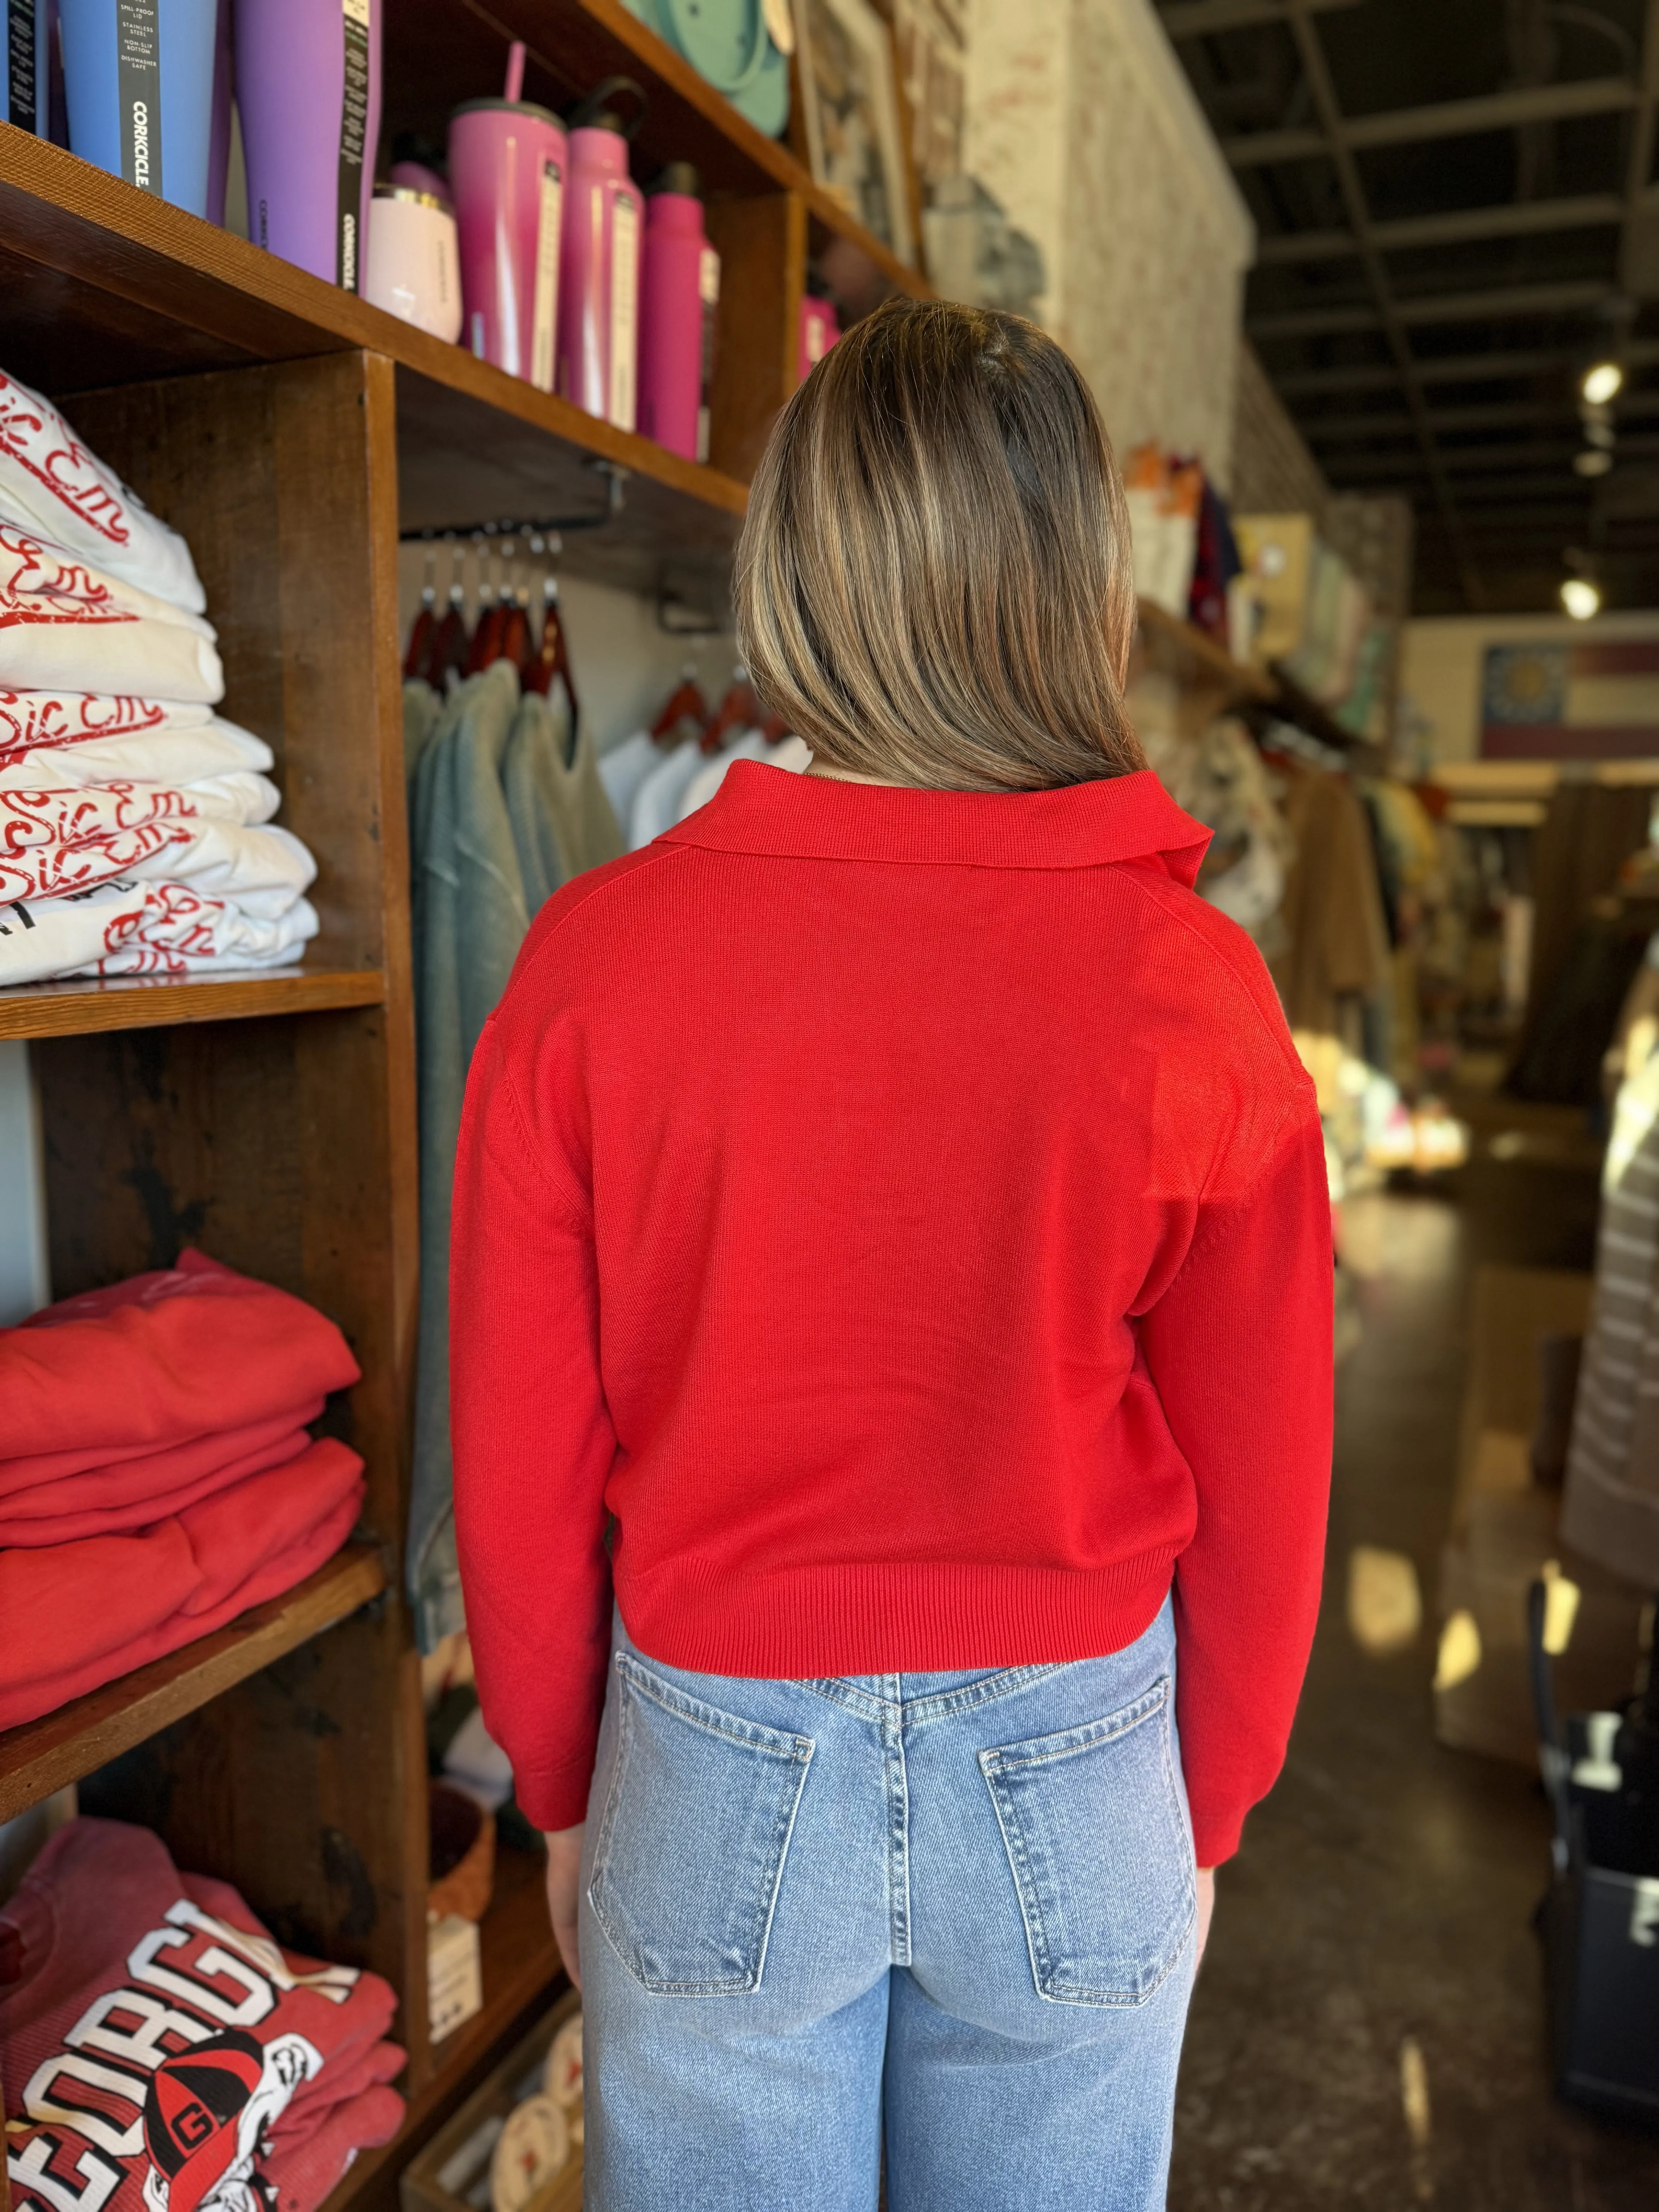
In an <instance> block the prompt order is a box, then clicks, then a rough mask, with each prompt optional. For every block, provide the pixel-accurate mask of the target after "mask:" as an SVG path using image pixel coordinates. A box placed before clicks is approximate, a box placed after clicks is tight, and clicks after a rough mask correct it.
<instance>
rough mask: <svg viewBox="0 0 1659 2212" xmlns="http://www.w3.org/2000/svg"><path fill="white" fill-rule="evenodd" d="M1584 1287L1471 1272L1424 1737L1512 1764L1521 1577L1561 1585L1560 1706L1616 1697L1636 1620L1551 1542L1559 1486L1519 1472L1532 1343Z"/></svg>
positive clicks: (1584, 1563)
mask: <svg viewBox="0 0 1659 2212" xmlns="http://www.w3.org/2000/svg"><path fill="white" fill-rule="evenodd" d="M1594 1289H1595V1283H1594V1279H1593V1278H1592V1277H1590V1276H1589V1275H1579V1274H1571V1273H1567V1272H1565V1270H1562V1269H1559V1268H1543V1267H1482V1268H1480V1271H1479V1272H1478V1273H1477V1274H1476V1276H1475V1282H1474V1311H1473V1316H1472V1326H1471V1329H1470V1340H1469V1370H1468V1389H1467V1392H1466V1395H1465V1399H1464V1406H1463V1424H1462V1451H1461V1454H1460V1459H1459V1474H1458V1488H1457V1496H1456V1499H1455V1505H1454V1508H1453V1515H1452V1528H1451V1534H1450V1535H1449V1538H1448V1540H1447V1542H1446V1546H1445V1548H1444V1550H1443V1553H1441V1561H1440V1607H1439V1610H1440V1621H1441V1642H1440V1665H1439V1668H1438V1669H1437V1674H1436V1680H1435V1691H1434V1710H1435V1734H1436V1735H1437V1738H1438V1740H1439V1741H1441V1742H1442V1743H1443V1744H1448V1745H1449V1746H1451V1747H1453V1748H1455V1749H1456V1750H1460V1751H1479V1752H1484V1753H1487V1754H1488V1755H1489V1756H1490V1757H1492V1758H1495V1759H1514V1760H1516V1762H1517V1763H1518V1764H1520V1765H1523V1766H1534V1765H1536V1764H1537V1759H1538V1733H1537V1728H1536V1725H1535V1723H1534V1715H1533V1700H1532V1682H1531V1676H1530V1672H1529V1669H1528V1662H1527V1647H1526V1635H1527V1593H1528V1590H1529V1589H1530V1588H1531V1586H1532V1584H1533V1583H1534V1582H1535V1581H1537V1580H1538V1579H1539V1577H1541V1576H1545V1577H1546V1578H1549V1577H1548V1575H1547V1571H1551V1570H1553V1574H1554V1577H1555V1579H1556V1580H1557V1582H1558V1583H1559V1586H1560V1587H1559V1591H1558V1602H1557V1607H1556V1618H1557V1620H1558V1623H1559V1636H1558V1638H1557V1639H1555V1640H1558V1641H1560V1642H1561V1648H1560V1650H1559V1651H1558V1652H1557V1654H1556V1656H1555V1661H1554V1666H1555V1693H1556V1705H1557V1708H1558V1710H1559V1711H1562V1712H1585V1711H1598V1710H1605V1709H1606V1708H1607V1707H1609V1706H1612V1705H1620V1704H1622V1703H1623V1701H1624V1700H1625V1699H1626V1698H1628V1697H1629V1696H1630V1694H1631V1692H1632V1689H1633V1688H1634V1686H1635V1679H1636V1673H1637V1668H1638V1663H1639V1661H1640V1656H1641V1651H1642V1648H1643V1640H1644V1633H1645V1632H1647V1629H1648V1626H1649V1624H1648V1623H1647V1622H1646V1621H1645V1620H1644V1613H1645V1609H1646V1608H1645V1601H1644V1595H1643V1593H1642V1592H1641V1591H1640V1590H1639V1589H1636V1588H1635V1587H1634V1586H1633V1585H1632V1584H1630V1583H1625V1582H1622V1581H1620V1579H1619V1578H1618V1577H1615V1576H1613V1575H1610V1574H1607V1572H1605V1571H1604V1570H1603V1569H1601V1568H1600V1567H1598V1566H1595V1565H1594V1564H1593V1563H1592V1562H1591V1561H1589V1559H1583V1558H1581V1557H1580V1556H1579V1555H1578V1554H1577V1553H1573V1552H1570V1551H1568V1550H1566V1549H1565V1548H1564V1547H1563V1546H1562V1544H1561V1541H1560V1540H1559V1536H1558V1534H1557V1523H1558V1521H1559V1516H1560V1510H1561V1497H1560V1492H1559V1491H1555V1490H1544V1489H1540V1488H1539V1487H1538V1486H1536V1485H1535V1484H1534V1481H1533V1479H1532V1438H1533V1431H1534V1426H1535V1425H1536V1423H1537V1420H1538V1415H1539V1410H1540V1403H1541V1395H1542V1391H1541V1362H1540V1356H1539V1344H1540V1340H1541V1338H1543V1337H1546V1336H1552V1335H1576V1334H1583V1330H1584V1328H1585V1327H1586V1325H1587V1323H1588V1322H1589V1309H1590V1299H1591V1296H1592V1293H1593V1291H1594Z"/></svg>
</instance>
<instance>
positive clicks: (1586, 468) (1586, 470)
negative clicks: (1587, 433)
mask: <svg viewBox="0 0 1659 2212" xmlns="http://www.w3.org/2000/svg"><path fill="white" fill-rule="evenodd" d="M1572 465H1573V467H1574V469H1575V470H1576V471H1577V473H1578V474H1579V475H1580V476H1581V477H1604V476H1606V474H1607V471H1608V470H1609V469H1610V468H1611V467H1612V466H1613V455H1612V454H1611V453H1607V452H1606V451H1604V450H1603V448H1602V447H1600V446H1586V447H1585V448H1584V450H1583V453H1575V454H1574V456H1573V462H1572Z"/></svg>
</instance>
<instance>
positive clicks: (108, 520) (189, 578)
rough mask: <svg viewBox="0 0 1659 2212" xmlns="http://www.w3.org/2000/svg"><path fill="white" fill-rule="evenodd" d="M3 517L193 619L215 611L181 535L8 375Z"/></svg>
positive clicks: (4, 385)
mask: <svg viewBox="0 0 1659 2212" xmlns="http://www.w3.org/2000/svg"><path fill="white" fill-rule="evenodd" d="M0 517H3V519H4V520H7V521H9V522H21V523H22V524H24V525H25V526H27V527H28V528H30V529H33V530H36V531H39V532H40V535H41V536H42V537H44V538H51V539H52V543H53V544H57V545H63V546H65V547H67V548H68V550H70V552H71V553H77V554H79V555H80V556H81V558H82V560H83V561H90V562H93V563H94V566H95V567H97V568H101V569H102V570H103V571H104V574H106V576H120V577H123V578H125V580H126V581H127V582H128V583H130V584H140V585H142V586H143V587H144V588H145V589H146V590H148V591H151V592H156V593H157V594H158V595H159V596H160V597H161V598H162V599H167V600H169V601H170V602H171V603H172V604H173V605H174V606H179V607H186V608H188V609H189V610H190V611H191V613H192V614H198V615H199V614H200V613H202V612H203V611H204V609H205V607H206V605H207V595H206V593H205V592H204V591H203V589H202V585H201V580H200V578H199V577H198V576H197V574H196V564H195V562H193V561H192V560H191V557H190V548H189V546H188V545H186V544H185V541H184V539H183V538H181V537H180V536H179V533H178V532H177V531H176V530H170V529H168V527H167V524H166V523H165V522H158V521H157V520H156V519H155V516H154V515H153V514H152V513H150V511H149V508H148V507H146V506H145V505H144V502H143V500H141V499H140V498H139V496H138V495H137V492H135V491H132V490H131V489H129V488H128V487H127V486H126V485H125V484H124V483H122V481H121V479H120V477H118V476H117V475H116V473H115V471H114V470H113V469H111V468H108V467H106V465H105V464H104V463H103V462H102V461H100V459H99V458H98V456H97V455H96V453H88V450H87V448H86V447H84V446H83V445H82V443H81V441H80V440H79V439H78V438H77V437H76V435H75V433H74V431H73V430H71V429H70V426H69V424H68V423H67V422H65V421H64V418H63V416H61V415H60V414H59V413H58V410H57V409H56V408H55V407H54V406H53V405H52V402H51V400H49V399H43V398H41V397H40V393H39V392H32V391H31V390H30V389H29V387H28V386H27V384H20V383H19V382H18V381H17V380H16V378H15V376H7V375H5V374H0Z"/></svg>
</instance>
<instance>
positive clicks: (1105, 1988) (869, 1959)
mask: <svg viewBox="0 0 1659 2212" xmlns="http://www.w3.org/2000/svg"><path fill="white" fill-rule="evenodd" d="M612 1658H613V1663H612V1669H611V1684H610V1694H609V1697H608V1699H607V1700H606V1704H605V1724H604V1728H603V1729H602V1731H601V1733H600V1738H599V1759H598V1765H597V1767H596V1769H595V1771H594V1777H593V1787H592V1796H591V1798H590V1800H589V1808H588V1821H587V1834H586V1862H585V1864H584V1868H583V1881H582V1900H581V1924H580V1941H581V1956H582V1980H583V2003H584V2010H585V2013H586V2038H585V2041H586V2083H587V2095H586V2175H587V2181H586V2198H585V2203H586V2208H587V2212H874V2207H875V2204H876V2194H877V2183H878V2172H879V2170H880V2165H881V2158H882V2152H883V2148H885V2153H886V2174H887V2202H888V2204H889V2205H890V2208H891V2212H1048V2208H1053V2212H1062V2208H1063V2212H1150V2208H1153V2207H1156V2206H1159V2205H1162V2204H1163V2203H1164V2188H1165V2179H1166V2175H1167V2172H1168V2167H1169V2160H1170V2118H1171V2113H1172V2110H1173V2106H1174V2102H1175V2086H1176V2065H1177V2062H1178V2060H1179V2057H1180V2053H1181V2038H1182V2028H1183V2027H1184V2026H1185V2022H1186V2016H1187V2003H1188V1996H1189V1995H1190V1993H1191V1988H1192V1976H1193V1926H1194V1875H1193V1849H1192V1840H1191V1831H1190V1828H1189V1826H1188V1816H1187V1802H1186V1792H1185V1789H1184V1786H1183V1784H1182V1775H1181V1758H1180V1752H1179V1747H1178V1745H1177V1742H1176V1724H1175V1633H1174V1626H1173V1621H1172V1617H1171V1608H1170V1605H1169V1603H1168V1601H1166V1602H1165V1604H1164V1610H1163V1612H1162V1613H1160V1614H1159V1615H1158V1619H1157V1620H1156V1621H1155V1622H1154V1623H1153V1624H1152V1627H1151V1628H1150V1629H1149V1630H1148V1631H1147V1632H1146V1635H1145V1636H1143V1637H1142V1638H1140V1639H1139V1642H1138V1643H1135V1644H1132V1645H1130V1646H1129V1647H1128V1649H1127V1650H1123V1651H1120V1652H1117V1653H1116V1654H1115V1655H1114V1656H1112V1657H1111V1658H1109V1659H1091V1660H1085V1661H1082V1662H1079V1663H1077V1664H1074V1665H1058V1666H1037V1667H1016V1668H1007V1669H1005V1670H1004V1671H1002V1672H1000V1673H992V1674H987V1673H983V1672H981V1673H968V1674H886V1675H865V1676H860V1677H858V1678H855V1679H848V1680H824V1681H811V1682H773V1681H756V1680H747V1679H738V1678H734V1677H732V1676H727V1675H717V1674H685V1673H682V1672H681V1671H680V1670H678V1668H672V1667H665V1666H661V1665H659V1663H658V1662H656V1661H655V1660H651V1659H646V1658H644V1657H642V1656H641V1655H640V1654H639V1653H638V1652H637V1651H635V1649H634V1647H633V1645H632V1644H630V1643H629V1641H628V1638H627V1637H626V1635H625V1633H624V1632H623V1630H622V1629H621V1627H620V1626H618V1628H617V1632H616V1644H615V1650H614V1652H613V1655H612Z"/></svg>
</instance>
